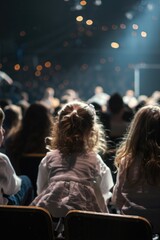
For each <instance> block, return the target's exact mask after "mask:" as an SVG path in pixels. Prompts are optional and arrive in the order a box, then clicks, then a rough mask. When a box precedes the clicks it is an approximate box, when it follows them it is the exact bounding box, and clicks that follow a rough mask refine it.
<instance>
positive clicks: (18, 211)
mask: <svg viewBox="0 0 160 240" xmlns="http://www.w3.org/2000/svg"><path fill="white" fill-rule="evenodd" d="M0 229H1V230H0V234H1V238H4V239H5V240H11V239H16V240H54V239H55V238H54V231H53V225H52V218H51V216H50V214H49V213H48V211H47V210H45V209H43V208H40V207H32V206H13V205H12V206H11V205H0Z"/></svg>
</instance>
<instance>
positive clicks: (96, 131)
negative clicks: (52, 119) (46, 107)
mask: <svg viewBox="0 0 160 240" xmlns="http://www.w3.org/2000/svg"><path fill="white" fill-rule="evenodd" d="M53 134H54V136H53V142H52V143H53V145H52V146H53V147H54V148H58V149H59V150H60V151H61V152H62V153H64V154H70V153H82V152H86V151H88V150H90V151H92V150H96V151H98V149H99V150H100V149H103V150H104V148H105V147H104V146H105V137H104V132H103V130H102V125H101V124H100V123H99V120H98V117H97V115H96V112H95V109H94V107H93V106H92V105H88V104H87V103H85V102H82V101H73V102H69V103H67V104H65V105H64V106H63V107H62V109H61V110H60V111H59V113H58V118H57V124H56V128H55V129H53ZM55 134H56V135H55Z"/></svg>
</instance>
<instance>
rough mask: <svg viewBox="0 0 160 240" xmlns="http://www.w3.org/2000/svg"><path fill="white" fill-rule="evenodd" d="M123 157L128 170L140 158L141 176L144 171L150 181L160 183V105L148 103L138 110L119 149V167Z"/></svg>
mask: <svg viewBox="0 0 160 240" xmlns="http://www.w3.org/2000/svg"><path fill="white" fill-rule="evenodd" d="M123 158H125V161H126V168H127V170H129V167H130V165H131V163H132V162H133V161H135V160H136V159H138V161H140V166H141V167H140V169H139V173H140V174H139V177H141V173H144V176H145V178H146V180H147V182H148V183H150V184H158V183H159V184H160V106H158V105H147V106H144V107H142V108H140V109H139V110H138V111H137V113H136V114H135V116H134V118H133V120H132V121H131V124H130V126H129V128H128V131H127V133H126V135H125V137H124V139H123V141H122V142H121V144H120V146H119V147H118V149H117V152H116V157H115V165H116V166H117V167H119V165H120V164H121V160H122V159H123Z"/></svg>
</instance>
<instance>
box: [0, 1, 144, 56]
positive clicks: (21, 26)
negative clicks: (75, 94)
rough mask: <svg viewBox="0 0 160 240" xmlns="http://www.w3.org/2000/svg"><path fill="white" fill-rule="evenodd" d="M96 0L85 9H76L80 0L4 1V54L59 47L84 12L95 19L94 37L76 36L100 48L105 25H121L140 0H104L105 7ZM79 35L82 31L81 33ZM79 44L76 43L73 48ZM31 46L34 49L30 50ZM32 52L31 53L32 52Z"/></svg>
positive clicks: (0, 30)
mask: <svg viewBox="0 0 160 240" xmlns="http://www.w3.org/2000/svg"><path fill="white" fill-rule="evenodd" d="M94 1H95V0H92V1H91V0H90V1H88V4H87V6H86V7H85V8H84V9H83V10H81V11H76V10H74V6H75V4H76V3H77V2H79V1H77V0H70V1H69V0H68V1H64V0H14V1H12V0H5V1H3V3H1V14H0V47H1V56H5V54H15V53H17V49H21V50H23V51H24V52H25V51H26V53H28V54H31V52H33V51H36V52H37V53H38V52H41V53H42V54H45V53H46V51H47V50H48V51H49V50H50V49H58V48H60V47H61V46H62V44H63V43H64V42H65V41H69V38H70V36H71V35H74V34H77V28H78V26H77V23H76V20H75V18H76V16H77V15H83V16H84V18H86V19H93V20H94V25H93V27H92V28H90V29H89V30H91V31H92V32H94V37H92V38H88V39H87V38H85V37H84V36H82V35H81V39H78V40H77V37H72V39H73V38H74V41H76V44H77V46H78V41H81V44H79V46H80V47H82V48H83V47H84V46H85V47H88V48H89V47H93V48H94V47H98V46H99V45H97V43H98V44H99V39H101V37H102V36H101V32H100V31H99V30H100V28H101V26H103V25H105V26H106V25H107V26H112V24H120V23H121V22H123V21H126V19H125V13H126V12H127V11H129V10H131V9H136V8H135V6H136V4H137V3H138V2H140V1H138V0H129V1H128V0H112V1H108V0H102V5H101V6H95V4H94ZM23 33H25V34H24V35H23ZM78 35H79V34H78ZM74 44H75V43H72V47H73V46H74ZM29 49H30V50H29ZM30 51H31V52H30Z"/></svg>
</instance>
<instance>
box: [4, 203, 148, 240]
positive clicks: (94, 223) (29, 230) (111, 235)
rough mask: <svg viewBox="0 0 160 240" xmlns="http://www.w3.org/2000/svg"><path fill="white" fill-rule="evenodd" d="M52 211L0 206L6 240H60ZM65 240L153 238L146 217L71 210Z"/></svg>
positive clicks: (134, 239) (132, 239) (65, 228)
mask: <svg viewBox="0 0 160 240" xmlns="http://www.w3.org/2000/svg"><path fill="white" fill-rule="evenodd" d="M52 220H53V219H52V217H51V215H50V214H49V212H48V211H47V210H45V209H43V208H40V207H34V206H9V205H0V228H1V231H0V233H1V236H3V238H4V239H5V240H10V239H11V238H12V239H16V240H22V239H23V240H35V239H37V240H56V236H55V234H54V229H53V221H52ZM64 238H65V240H103V239H106V240H152V227H151V225H150V223H149V222H148V221H147V220H146V219H145V218H143V217H139V216H130V215H123V216H122V215H119V214H108V213H97V212H87V211H80V210H71V211H69V213H68V214H67V215H66V217H65V218H64Z"/></svg>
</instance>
